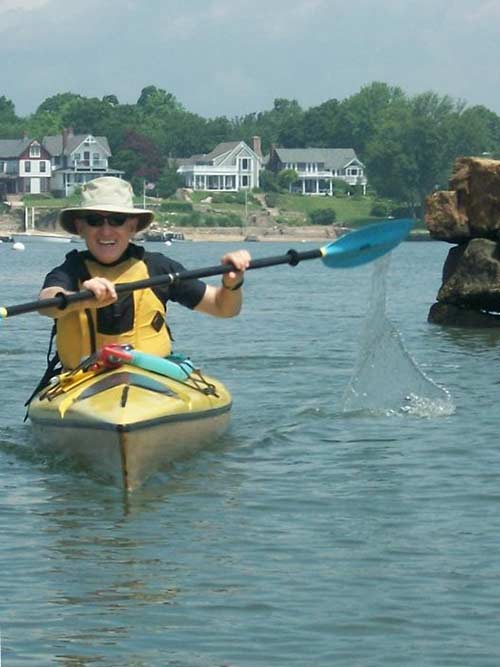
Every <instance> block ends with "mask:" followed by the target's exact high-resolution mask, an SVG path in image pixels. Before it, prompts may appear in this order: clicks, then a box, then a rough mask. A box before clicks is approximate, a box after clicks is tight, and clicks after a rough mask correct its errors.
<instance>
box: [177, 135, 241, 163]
mask: <svg viewBox="0 0 500 667" xmlns="http://www.w3.org/2000/svg"><path fill="white" fill-rule="evenodd" d="M241 143H242V142H241V141H226V142H223V143H221V144H217V146H216V147H215V148H214V149H213V150H212V151H210V153H202V154H201V155H191V157H188V158H178V159H177V160H176V161H177V165H178V166H179V167H182V166H183V165H188V164H211V163H212V162H213V160H215V159H216V158H218V157H219V156H220V155H224V154H225V153H230V152H231V151H232V150H234V149H235V148H236V147H237V146H239V145H240V144H241Z"/></svg>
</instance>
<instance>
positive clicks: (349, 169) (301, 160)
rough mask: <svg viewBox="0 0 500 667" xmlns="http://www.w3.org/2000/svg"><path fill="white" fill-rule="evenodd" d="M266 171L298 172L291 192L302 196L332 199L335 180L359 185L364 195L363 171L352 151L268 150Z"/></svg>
mask: <svg viewBox="0 0 500 667" xmlns="http://www.w3.org/2000/svg"><path fill="white" fill-rule="evenodd" d="M266 162H267V168H268V169H270V170H272V171H274V172H275V173H279V172H280V171H282V170H283V169H293V170H294V171H296V172H297V181H295V183H292V185H291V186H290V191H291V192H299V193H302V194H304V195H332V194H333V192H334V180H335V179H340V180H342V181H345V182H346V183H348V184H349V185H353V186H354V185H359V186H360V187H361V189H362V192H363V194H366V185H367V179H366V176H365V167H364V164H363V163H362V162H361V160H359V159H358V157H357V155H356V153H355V152H354V150H353V149H352V148H277V147H276V146H272V147H271V151H270V154H269V157H268V158H267V160H266Z"/></svg>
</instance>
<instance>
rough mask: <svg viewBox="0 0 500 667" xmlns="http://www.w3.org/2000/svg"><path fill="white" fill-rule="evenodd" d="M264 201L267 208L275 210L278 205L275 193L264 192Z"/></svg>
mask: <svg viewBox="0 0 500 667" xmlns="http://www.w3.org/2000/svg"><path fill="white" fill-rule="evenodd" d="M265 200H266V206H269V208H276V206H277V205H278V195H277V194H276V193H275V192H266V195H265Z"/></svg>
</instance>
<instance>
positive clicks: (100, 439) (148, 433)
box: [28, 346, 231, 491]
mask: <svg viewBox="0 0 500 667" xmlns="http://www.w3.org/2000/svg"><path fill="white" fill-rule="evenodd" d="M110 347H111V346H110ZM113 347H114V346H113ZM136 356H138V359H139V361H138V360H137V358H135V357H134V359H133V360H131V361H130V362H127V361H123V359H116V358H114V361H115V362H118V363H116V365H115V367H111V368H109V367H107V366H106V365H102V364H101V363H100V362H98V363H92V362H93V361H95V359H90V360H89V362H88V363H87V364H83V365H82V367H79V369H77V370H76V371H71V372H68V373H64V374H62V375H60V376H58V377H57V378H55V379H54V380H53V381H52V382H51V384H50V385H49V386H48V387H46V388H45V389H43V390H42V391H40V392H39V393H38V394H37V395H36V396H35V398H34V399H33V400H32V402H31V403H30V406H29V409H28V415H29V418H30V420H31V422H32V425H33V431H34V433H35V436H36V438H37V440H38V441H39V442H40V444H41V445H43V446H44V447H46V448H48V449H50V450H52V451H55V452H58V453H62V454H64V455H65V456H67V457H71V458H73V459H75V460H77V461H79V462H81V463H82V464H84V465H85V466H87V467H90V468H91V469H92V470H93V471H94V472H95V473H97V474H98V475H99V476H100V477H104V478H106V479H109V480H112V481H113V482H114V483H117V484H119V485H120V486H122V487H123V488H124V489H126V490H127V491H131V490H133V489H135V488H137V487H138V486H140V485H141V484H142V483H143V482H144V481H145V480H146V479H147V478H148V477H149V476H150V475H151V474H152V473H154V472H155V471H156V470H158V469H160V468H164V467H165V466H167V465H168V464H169V463H172V462H174V461H176V460H179V459H182V458H185V457H188V456H190V455H192V454H194V453H195V452H197V451H199V450H200V449H202V448H203V447H206V446H207V445H208V444H209V443H211V442H214V440H216V439H217V437H218V436H220V435H221V434H222V433H223V432H224V430H225V429H226V428H227V426H228V423H229V415H230V409H231V395H230V393H229V391H228V390H227V389H226V387H225V386H224V385H223V384H222V383H221V382H219V381H218V380H215V379H214V378H212V377H208V376H206V375H204V374H202V373H201V372H200V371H199V370H196V369H194V367H193V366H192V365H190V367H188V369H187V371H186V370H185V368H186V367H185V366H184V367H183V368H182V372H176V370H175V368H174V367H172V368H174V372H173V375H175V376H176V378H174V377H169V376H168V375H167V374H165V373H166V372H169V368H168V367H167V369H166V371H165V369H164V368H163V366H162V364H166V363H174V362H168V361H167V360H162V359H159V358H156V357H152V356H151V355H143V354H142V353H137V355H136ZM144 359H146V361H144ZM189 363H190V362H189ZM138 364H139V365H138ZM143 366H146V368H144V367H143ZM158 370H159V371H160V372H158Z"/></svg>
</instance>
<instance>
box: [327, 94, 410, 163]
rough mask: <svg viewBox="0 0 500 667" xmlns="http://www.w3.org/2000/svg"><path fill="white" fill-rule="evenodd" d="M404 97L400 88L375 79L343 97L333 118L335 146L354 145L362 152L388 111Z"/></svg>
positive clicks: (353, 146) (362, 153)
mask: <svg viewBox="0 0 500 667" xmlns="http://www.w3.org/2000/svg"><path fill="white" fill-rule="evenodd" d="M404 99H405V94H404V93H403V91H402V89H401V88H399V87H392V86H389V85H387V84H386V83H381V82H379V81H375V82H374V83H371V84H370V85H368V86H364V87H363V88H361V90H360V91H359V92H358V93H356V94H355V95H351V97H348V98H347V99H345V100H343V101H342V102H341V103H340V105H339V108H338V115H337V119H336V137H335V142H336V146H335V147H336V148H354V150H355V151H356V152H357V153H358V155H360V156H362V155H364V152H365V149H366V146H367V145H368V143H369V142H370V141H371V140H372V139H373V136H374V135H375V134H376V132H377V130H378V128H379V127H380V125H381V124H382V122H383V120H384V117H385V116H386V114H387V112H388V111H389V110H390V108H391V107H392V106H397V105H399V104H400V103H401V102H403V101H404Z"/></svg>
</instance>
